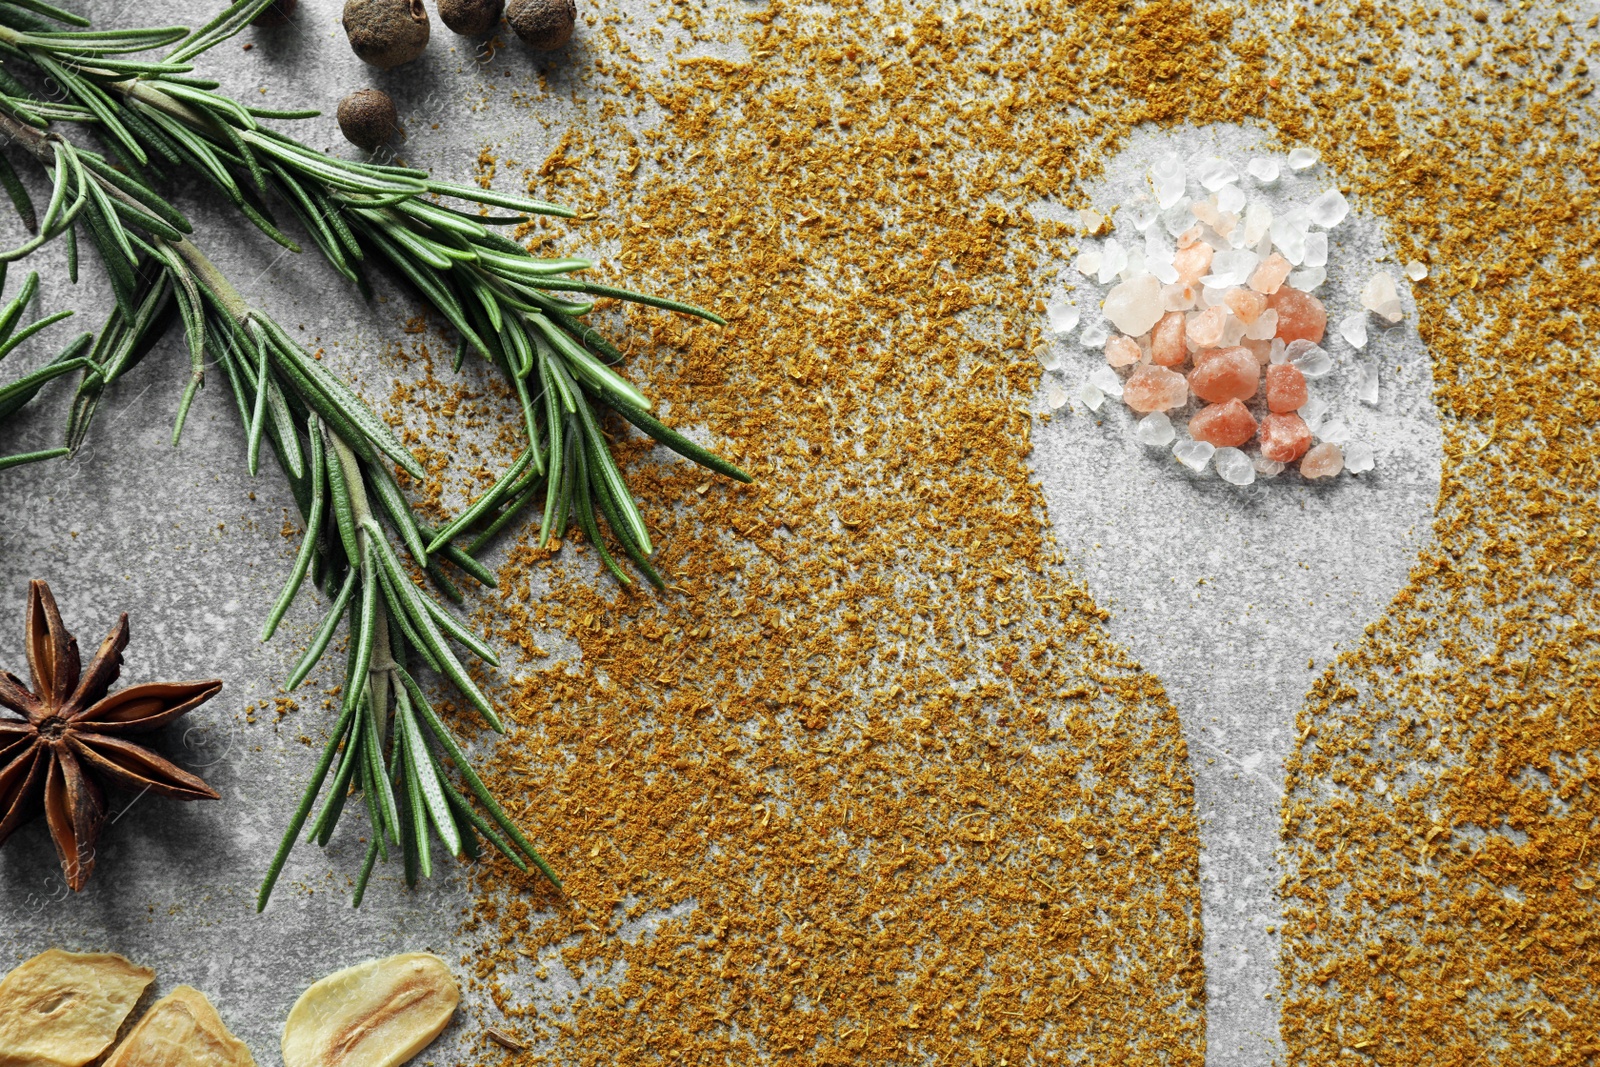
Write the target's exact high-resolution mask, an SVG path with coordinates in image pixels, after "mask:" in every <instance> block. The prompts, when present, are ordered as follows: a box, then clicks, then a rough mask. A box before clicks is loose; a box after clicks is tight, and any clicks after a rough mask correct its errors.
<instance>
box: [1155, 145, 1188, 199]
mask: <svg viewBox="0 0 1600 1067" xmlns="http://www.w3.org/2000/svg"><path fill="white" fill-rule="evenodd" d="M1183 183H1184V176H1183V161H1182V160H1180V159H1179V158H1178V157H1177V156H1176V155H1173V154H1168V155H1165V156H1162V157H1161V158H1160V159H1158V160H1156V161H1155V162H1154V163H1152V164H1151V165H1150V185H1151V186H1152V188H1154V190H1155V194H1156V202H1157V203H1159V204H1160V205H1161V206H1162V208H1169V207H1171V206H1172V205H1174V204H1176V203H1177V202H1178V201H1180V200H1182V199H1183V188H1184V185H1183Z"/></svg>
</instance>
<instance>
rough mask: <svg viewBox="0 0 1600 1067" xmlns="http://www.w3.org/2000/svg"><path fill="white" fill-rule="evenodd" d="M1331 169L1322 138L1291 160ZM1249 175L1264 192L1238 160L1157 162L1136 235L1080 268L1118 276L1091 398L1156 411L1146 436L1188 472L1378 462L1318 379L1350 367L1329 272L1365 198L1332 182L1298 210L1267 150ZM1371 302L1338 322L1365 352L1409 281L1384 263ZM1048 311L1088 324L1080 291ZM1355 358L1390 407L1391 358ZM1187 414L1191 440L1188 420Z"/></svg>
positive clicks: (1104, 280)
mask: <svg viewBox="0 0 1600 1067" xmlns="http://www.w3.org/2000/svg"><path fill="white" fill-rule="evenodd" d="M1316 163H1317V154H1316V153H1315V152H1314V151H1313V150H1311V149H1308V148H1296V149H1294V150H1292V151H1291V152H1290V153H1289V156H1288V166H1289V169H1291V170H1294V171H1304V170H1307V169H1309V168H1310V167H1313V166H1315V165H1316ZM1244 174H1246V175H1248V177H1249V181H1250V182H1251V183H1253V184H1254V186H1255V187H1256V194H1257V195H1256V196H1255V197H1254V198H1253V199H1252V198H1251V197H1250V196H1247V195H1246V193H1245V191H1244V189H1243V188H1241V184H1242V183H1244V182H1245V181H1246V179H1245V177H1244V175H1241V173H1240V170H1239V169H1238V168H1237V167H1236V166H1235V165H1234V164H1232V163H1230V162H1229V161H1227V160H1225V159H1220V158H1217V157H1215V156H1212V157H1209V158H1207V159H1203V160H1200V161H1199V162H1198V163H1195V164H1192V165H1190V166H1185V164H1184V163H1183V162H1182V161H1181V160H1180V159H1179V158H1178V157H1177V156H1175V155H1168V156H1166V157H1164V158H1162V159H1160V160H1157V161H1156V162H1155V163H1154V164H1153V165H1152V166H1151V168H1150V171H1149V181H1150V186H1151V193H1152V196H1149V197H1139V198H1137V199H1136V200H1135V201H1134V202H1132V203H1130V204H1126V205H1124V206H1123V208H1122V210H1121V211H1120V212H1119V213H1118V215H1117V219H1118V223H1119V226H1118V229H1119V230H1122V229H1123V227H1124V225H1125V224H1127V223H1131V225H1132V229H1133V230H1134V231H1136V236H1135V237H1134V239H1132V240H1128V239H1126V238H1123V239H1119V238H1118V237H1116V236H1113V237H1110V238H1107V239H1106V240H1105V241H1104V243H1103V244H1102V245H1101V246H1100V247H1097V248H1087V249H1085V250H1084V251H1082V252H1081V253H1080V254H1079V255H1078V257H1077V259H1076V260H1075V261H1074V263H1073V266H1074V267H1075V268H1076V269H1077V270H1078V271H1079V272H1080V273H1082V274H1083V275H1085V276H1087V277H1089V278H1091V279H1093V280H1094V281H1096V282H1098V283H1099V284H1100V285H1110V289H1109V290H1108V291H1107V292H1106V293H1105V299H1104V303H1103V305H1102V308H1101V310H1102V312H1103V314H1104V317H1105V319H1106V321H1107V322H1108V323H1109V325H1110V326H1111V327H1114V328H1115V331H1116V332H1115V333H1112V332H1110V331H1109V330H1108V329H1107V328H1106V327H1104V326H1102V325H1100V324H1098V323H1089V324H1088V325H1086V326H1085V327H1084V329H1083V331H1082V333H1081V334H1080V335H1079V341H1080V343H1082V344H1083V345H1084V346H1085V347H1089V348H1093V349H1099V350H1103V352H1104V356H1105V364H1104V365H1103V366H1100V367H1098V368H1097V369H1096V370H1095V371H1094V372H1093V373H1091V374H1090V375H1089V376H1088V380H1087V381H1085V382H1084V383H1083V384H1082V386H1081V388H1080V389H1079V391H1078V399H1079V400H1080V401H1081V402H1082V403H1083V404H1084V406H1086V407H1088V408H1089V409H1091V410H1099V408H1100V407H1101V406H1102V405H1103V404H1104V403H1105V399H1106V398H1107V397H1120V398H1121V400H1122V402H1123V404H1125V405H1126V406H1127V407H1128V408H1129V409H1131V410H1132V411H1133V412H1134V413H1135V414H1136V415H1138V416H1140V418H1139V420H1138V422H1137V423H1136V425H1135V433H1136V436H1137V438H1138V440H1139V441H1140V442H1141V443H1143V444H1145V445H1147V446H1150V447H1156V448H1165V447H1167V446H1169V445H1170V446H1171V448H1172V452H1173V455H1174V456H1176V458H1177V459H1178V461H1179V462H1181V463H1183V464H1184V465H1185V466H1186V467H1189V468H1190V469H1191V470H1193V471H1195V472H1196V473H1200V472H1203V471H1204V470H1206V468H1207V467H1208V466H1213V467H1214V468H1215V470H1216V472H1217V474H1218V475H1219V476H1220V477H1221V478H1222V479H1223V480H1225V481H1227V482H1230V483H1232V484H1234V485H1249V484H1251V483H1252V482H1254V481H1255V480H1256V478H1257V477H1258V476H1263V477H1273V476H1275V475H1277V474H1278V473H1280V472H1281V471H1283V470H1284V469H1285V468H1286V467H1288V466H1290V465H1293V464H1298V469H1299V473H1300V475H1301V476H1302V477H1304V478H1307V479H1317V478H1329V477H1332V476H1334V475H1337V474H1339V473H1340V472H1341V471H1348V472H1350V473H1351V474H1359V473H1361V472H1364V471H1369V470H1371V469H1372V468H1373V465H1374V459H1373V449H1372V446H1371V445H1370V444H1369V443H1367V442H1364V441H1356V440H1352V433H1351V430H1350V428H1349V426H1348V424H1347V423H1346V422H1345V421H1344V420H1343V419H1340V418H1337V417H1330V411H1329V405H1328V404H1327V403H1326V402H1324V401H1323V400H1321V399H1319V398H1317V397H1316V396H1315V395H1314V394H1313V390H1312V389H1310V388H1308V379H1317V378H1323V377H1326V376H1328V375H1330V374H1332V373H1333V372H1334V370H1335V368H1336V361H1335V358H1334V357H1333V356H1332V355H1331V354H1330V353H1329V352H1328V351H1327V349H1325V348H1323V346H1322V342H1323V340H1324V338H1325V336H1326V334H1327V332H1328V326H1329V323H1328V312H1327V309H1326V308H1325V307H1324V305H1323V303H1322V301H1321V300H1320V299H1318V297H1316V296H1315V295H1313V293H1314V291H1315V290H1316V289H1318V288H1319V287H1320V286H1321V285H1322V284H1323V282H1324V281H1326V279H1327V264H1328V255H1329V231H1331V230H1333V229H1334V228H1336V227H1337V226H1338V225H1339V224H1340V223H1341V222H1343V221H1344V219H1345V218H1346V216H1348V215H1349V213H1350V205H1349V204H1348V203H1347V202H1346V200H1345V198H1344V196H1343V194H1342V193H1340V192H1339V191H1338V190H1337V189H1328V190H1326V191H1324V192H1321V193H1318V194H1317V195H1315V196H1314V197H1313V198H1312V199H1311V200H1310V201H1309V203H1303V204H1299V205H1295V206H1292V207H1287V208H1286V207H1284V205H1283V204H1282V199H1283V198H1282V197H1281V196H1279V197H1272V196H1270V195H1267V193H1268V190H1269V188H1270V187H1272V186H1274V185H1276V184H1277V183H1278V180H1279V176H1280V168H1279V164H1278V161H1277V160H1276V159H1272V158H1269V157H1256V158H1254V159H1251V160H1250V161H1249V163H1248V165H1247V166H1246V167H1245V168H1244ZM1193 194H1197V195H1193ZM1275 204H1276V205H1277V210H1276V211H1275V210H1274V205H1275ZM1083 215H1084V216H1093V220H1094V223H1095V225H1094V226H1088V224H1087V223H1085V225H1086V228H1088V229H1089V230H1090V232H1094V230H1096V229H1098V228H1099V224H1100V223H1101V221H1102V220H1101V217H1100V216H1099V215H1096V214H1094V213H1093V212H1084V213H1083ZM1406 274H1407V276H1408V277H1410V278H1411V279H1412V280H1418V279H1419V277H1422V276H1426V268H1425V267H1423V266H1422V264H1420V263H1409V264H1407V266H1406ZM1360 304H1361V307H1362V308H1363V310H1362V311H1359V312H1354V313H1352V314H1350V315H1348V316H1346V317H1344V318H1343V319H1341V320H1340V321H1339V322H1338V324H1337V326H1336V329H1337V331H1338V334H1339V336H1340V337H1341V338H1342V339H1343V341H1344V342H1345V344H1347V345H1348V346H1349V347H1350V348H1351V349H1352V350H1355V351H1360V350H1362V349H1364V348H1365V347H1366V345H1367V325H1368V319H1369V316H1372V317H1376V318H1378V319H1380V320H1383V321H1384V322H1386V323H1390V324H1393V323H1397V322H1399V321H1400V319H1401V317H1402V310H1401V301H1400V293H1399V289H1398V288H1397V285H1396V282H1395V279H1394V278H1393V277H1392V276H1391V275H1390V274H1388V273H1386V272H1383V271H1379V272H1377V273H1375V274H1374V275H1372V277H1371V278H1370V280H1368V281H1367V282H1366V285H1365V286H1364V288H1363V289H1362V292H1361V294H1360ZM1046 310H1047V314H1048V316H1049V320H1050V326H1051V329H1052V330H1053V331H1054V332H1055V333H1056V334H1057V335H1065V334H1066V333H1067V332H1069V331H1071V330H1072V329H1074V328H1075V327H1076V326H1077V325H1078V323H1079V321H1080V314H1079V311H1078V309H1077V308H1076V307H1073V306H1072V305H1070V304H1068V303H1066V302H1064V301H1057V302H1054V303H1052V304H1050V305H1049V306H1048V307H1047V309H1046ZM1352 366H1353V369H1354V370H1355V371H1356V373H1357V375H1358V379H1357V395H1358V397H1359V399H1360V400H1361V401H1362V402H1363V403H1366V404H1368V405H1372V406H1376V405H1377V402H1378V375H1377V368H1376V364H1375V363H1372V362H1370V361H1358V362H1355V363H1353V365H1352ZM1048 397H1049V402H1050V405H1051V406H1052V407H1061V406H1063V405H1064V404H1065V403H1066V402H1067V400H1068V394H1067V393H1066V391H1065V390H1064V389H1062V388H1061V387H1060V386H1059V385H1055V384H1052V385H1051V386H1050V388H1049V391H1048ZM1185 416H1186V417H1187V418H1186V424H1185V425H1183V426H1182V427H1181V429H1182V430H1183V431H1184V432H1183V433H1182V434H1180V432H1179V430H1180V427H1179V426H1177V425H1175V424H1174V419H1175V417H1176V418H1177V419H1183V418H1184V417H1185ZM1247 447H1248V448H1249V451H1248V452H1247V451H1246V448H1247Z"/></svg>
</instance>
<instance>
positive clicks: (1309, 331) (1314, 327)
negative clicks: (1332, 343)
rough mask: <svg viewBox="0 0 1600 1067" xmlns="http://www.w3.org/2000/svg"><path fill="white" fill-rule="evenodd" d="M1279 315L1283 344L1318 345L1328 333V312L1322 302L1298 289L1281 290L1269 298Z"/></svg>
mask: <svg viewBox="0 0 1600 1067" xmlns="http://www.w3.org/2000/svg"><path fill="white" fill-rule="evenodd" d="M1267 304H1268V305H1269V306H1271V308H1272V309H1273V310H1274V311H1276V312H1277V313H1278V336H1279V337H1281V338H1283V343H1284V344H1288V343H1290V342H1291V341H1310V342H1311V343H1312V344H1317V343H1318V342H1320V341H1321V340H1322V335H1323V334H1325V333H1327V331H1328V312H1327V309H1326V308H1324V307H1323V306H1322V301H1320V300H1318V299H1317V298H1316V297H1314V296H1312V295H1311V294H1310V293H1302V292H1301V291H1300V290H1298V289H1279V290H1278V291H1277V292H1276V293H1273V294H1272V296H1270V297H1268V298H1267Z"/></svg>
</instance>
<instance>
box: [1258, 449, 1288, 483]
mask: <svg viewBox="0 0 1600 1067" xmlns="http://www.w3.org/2000/svg"><path fill="white" fill-rule="evenodd" d="M1253 465H1254V467H1255V469H1256V473H1257V474H1259V475H1261V477H1263V478H1276V477H1277V476H1278V475H1280V474H1282V473H1283V464H1282V463H1279V462H1278V461H1277V460H1275V459H1268V458H1267V457H1266V456H1263V455H1262V454H1261V453H1259V452H1257V453H1256V458H1255V460H1254V461H1253Z"/></svg>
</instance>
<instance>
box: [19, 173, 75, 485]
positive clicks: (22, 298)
mask: <svg viewBox="0 0 1600 1067" xmlns="http://www.w3.org/2000/svg"><path fill="white" fill-rule="evenodd" d="M13 177H14V175H13ZM17 188H18V190H21V184H20V183H18V184H17ZM20 195H21V199H22V204H26V205H27V206H28V207H29V208H31V207H32V204H31V203H30V202H29V201H28V200H27V193H26V192H25V191H24V192H21V194H20ZM18 212H19V213H22V214H23V219H24V222H26V221H27V219H28V215H27V214H26V213H23V208H22V205H20V204H19V206H18ZM35 225H37V220H35ZM5 274H6V272H5V261H4V260H0V288H4V286H5ZM38 292H39V275H38V272H37V271H30V272H29V274H28V277H27V280H26V281H24V282H23V283H22V289H21V290H20V291H19V292H18V293H17V295H16V296H14V297H12V298H11V300H10V301H9V302H8V303H7V304H6V305H5V306H4V307H0V360H4V359H5V358H6V357H7V356H9V355H10V354H11V353H12V352H13V351H15V350H16V349H17V347H18V346H20V345H21V344H22V343H23V342H24V341H26V340H28V339H29V338H30V337H32V336H34V335H35V334H37V333H39V332H40V331H42V330H45V329H47V328H49V327H50V326H53V325H54V324H55V323H58V322H60V321H61V320H62V319H66V318H70V317H71V316H72V312H71V311H58V312H56V313H55V314H53V315H46V316H45V317H44V318H42V319H37V320H35V321H33V322H30V323H29V324H28V325H26V326H24V327H22V329H20V330H19V329H17V324H18V323H19V322H21V321H22V316H23V314H24V313H25V312H26V310H27V307H28V304H29V303H30V302H31V301H32V300H33V298H34V297H35V296H36V295H37V294H38ZM93 340H94V338H93V336H92V335H90V334H86V333H85V334H79V335H78V336H77V337H74V338H73V339H72V340H71V341H69V342H67V345H66V347H64V348H62V349H61V351H60V352H57V353H56V356H55V358H54V359H52V360H51V361H50V362H49V363H46V364H45V365H44V366H42V367H40V368H38V369H37V370H34V371H31V372H29V373H27V374H22V375H19V376H18V377H16V378H13V379H12V380H11V381H9V382H4V383H0V424H4V423H5V422H6V421H8V420H9V419H10V418H11V416H12V415H14V414H16V413H17V412H18V411H20V410H21V409H22V408H23V407H24V406H25V405H27V404H28V402H29V401H31V400H32V399H33V398H34V397H35V396H37V395H38V393H39V390H41V389H42V388H44V386H45V383H47V382H49V381H51V380H52V379H55V378H60V377H64V376H65V375H68V374H72V373H73V372H75V371H79V370H87V371H90V372H91V373H93V364H92V363H91V362H90V360H89V359H88V357H87V355H86V353H87V352H88V350H89V345H90V343H91V342H92V341H93ZM67 452H68V449H67V448H65V447H62V448H47V449H41V450H39V451H36V452H19V453H14V454H12V455H9V456H0V470H5V469H7V468H9V467H17V466H21V465H22V464H24V463H36V462H38V461H39V460H43V459H55V458H56V457H58V456H63V455H66V454H67Z"/></svg>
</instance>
